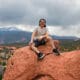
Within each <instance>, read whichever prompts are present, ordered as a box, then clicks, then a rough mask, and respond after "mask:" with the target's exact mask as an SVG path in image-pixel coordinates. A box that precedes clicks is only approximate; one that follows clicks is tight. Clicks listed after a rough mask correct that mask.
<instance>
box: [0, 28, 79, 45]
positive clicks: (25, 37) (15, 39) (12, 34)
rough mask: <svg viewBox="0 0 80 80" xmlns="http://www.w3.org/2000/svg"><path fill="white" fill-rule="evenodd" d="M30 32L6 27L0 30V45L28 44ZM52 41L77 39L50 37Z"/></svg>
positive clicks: (75, 38) (72, 37) (74, 38)
mask: <svg viewBox="0 0 80 80" xmlns="http://www.w3.org/2000/svg"><path fill="white" fill-rule="evenodd" d="M31 34H32V33H31V32H28V31H22V30H21V29H18V28H16V27H6V28H3V27H1V28H0V44H6V43H20V42H28V41H29V40H30V38H31ZM52 37H53V38H54V39H60V40H61V39H65V40H77V39H78V38H77V37H74V36H56V35H52Z"/></svg>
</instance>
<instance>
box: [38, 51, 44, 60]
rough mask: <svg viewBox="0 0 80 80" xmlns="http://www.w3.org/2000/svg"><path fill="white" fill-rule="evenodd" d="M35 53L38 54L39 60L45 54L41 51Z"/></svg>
mask: <svg viewBox="0 0 80 80" xmlns="http://www.w3.org/2000/svg"><path fill="white" fill-rule="evenodd" d="M37 55H38V59H39V60H40V59H43V58H44V56H45V55H44V54H43V53H42V52H40V53H38V54H37Z"/></svg>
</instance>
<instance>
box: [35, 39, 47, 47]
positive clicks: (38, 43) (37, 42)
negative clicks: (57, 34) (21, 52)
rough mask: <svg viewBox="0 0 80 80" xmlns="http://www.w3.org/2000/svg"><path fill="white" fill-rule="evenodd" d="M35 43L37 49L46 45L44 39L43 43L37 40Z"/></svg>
mask: <svg viewBox="0 0 80 80" xmlns="http://www.w3.org/2000/svg"><path fill="white" fill-rule="evenodd" d="M33 42H34V43H35V47H38V46H40V45H45V44H46V41H45V40H44V39H42V40H41V41H39V40H38V39H35V40H34V41H33Z"/></svg>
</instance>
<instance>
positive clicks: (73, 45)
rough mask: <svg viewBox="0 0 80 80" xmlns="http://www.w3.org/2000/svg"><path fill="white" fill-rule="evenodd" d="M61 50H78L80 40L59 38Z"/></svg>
mask: <svg viewBox="0 0 80 80" xmlns="http://www.w3.org/2000/svg"><path fill="white" fill-rule="evenodd" d="M60 42H61V44H60V46H61V51H62V52H64V51H73V50H79V49H80V40H77V41H74V40H61V41H60Z"/></svg>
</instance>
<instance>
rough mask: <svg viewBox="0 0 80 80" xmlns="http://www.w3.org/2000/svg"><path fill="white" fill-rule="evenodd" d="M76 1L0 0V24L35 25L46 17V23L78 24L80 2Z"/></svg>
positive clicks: (79, 20) (79, 19)
mask: <svg viewBox="0 0 80 80" xmlns="http://www.w3.org/2000/svg"><path fill="white" fill-rule="evenodd" d="M77 1H78V0H77ZM77 1H76V0H44V1H43V0H0V24H27V25H28V24H30V25H36V24H37V23H38V20H39V19H40V18H46V19H47V24H48V25H60V26H67V25H75V24H79V22H80V6H79V5H80V2H77ZM77 3H78V4H77Z"/></svg>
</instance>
